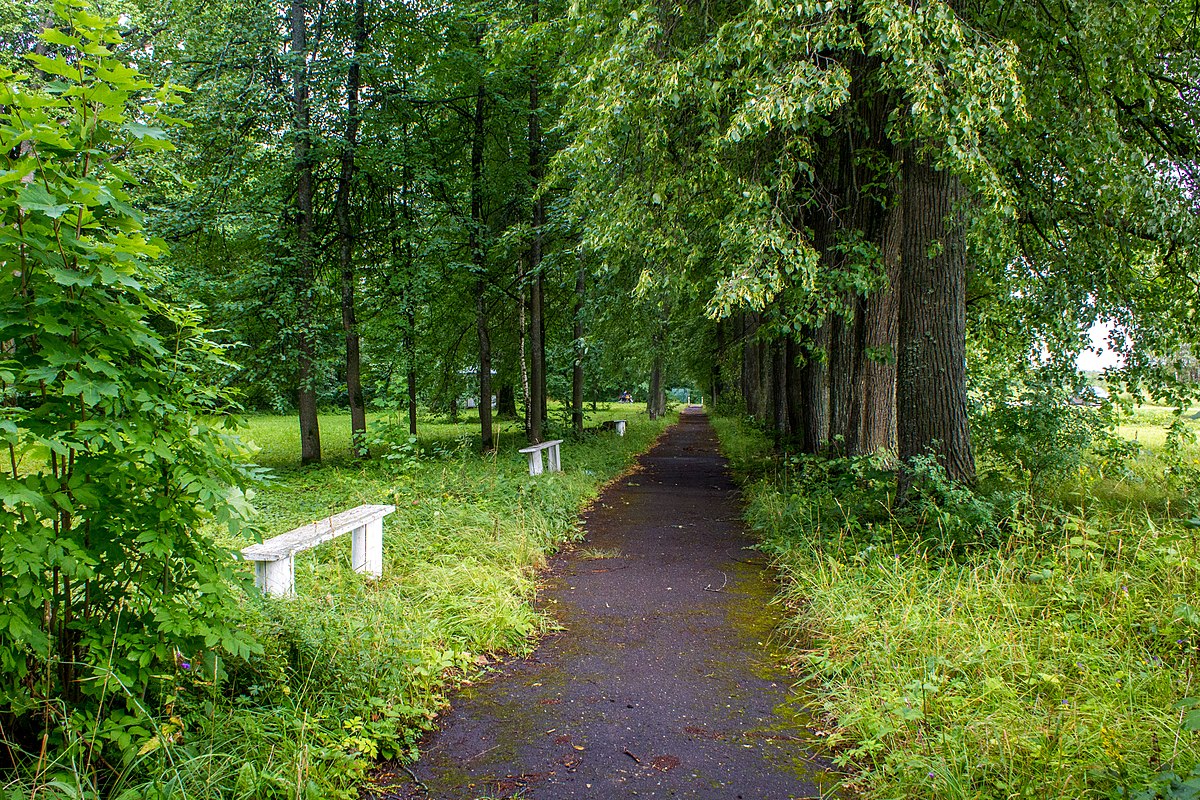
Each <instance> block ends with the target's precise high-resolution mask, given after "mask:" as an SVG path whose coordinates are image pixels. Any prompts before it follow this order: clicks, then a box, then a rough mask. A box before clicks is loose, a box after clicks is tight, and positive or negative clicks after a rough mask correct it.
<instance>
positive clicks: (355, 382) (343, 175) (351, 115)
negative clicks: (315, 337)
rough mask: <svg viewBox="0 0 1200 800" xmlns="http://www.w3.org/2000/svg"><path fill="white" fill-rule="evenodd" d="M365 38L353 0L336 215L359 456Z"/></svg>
mask: <svg viewBox="0 0 1200 800" xmlns="http://www.w3.org/2000/svg"><path fill="white" fill-rule="evenodd" d="M366 38H367V22H366V4H365V0H354V54H353V56H352V59H351V61H350V68H349V70H348V71H347V75H346V141H345V144H344V145H343V146H342V152H341V159H340V160H341V169H340V171H339V173H338V185H337V200H336V202H335V215H336V217H337V226H338V264H339V266H340V267H341V272H342V330H343V332H344V333H345V336H346V394H347V396H348V398H349V400H350V448H351V450H352V451H353V452H354V455H356V456H357V457H359V458H365V457H366V456H367V446H366V436H367V411H366V404H365V403H364V402H363V390H362V362H361V358H360V356H359V336H358V321H357V320H356V319H355V314H354V282H355V276H354V228H353V224H352V222H351V220H350V198H351V194H352V193H353V190H354V151H355V148H356V147H357V145H358V128H359V121H360V120H359V108H358V91H359V84H360V81H361V76H362V73H361V69H360V67H359V63H358V60H359V58H361V57H362V51H363V47H364V45H365V43H366Z"/></svg>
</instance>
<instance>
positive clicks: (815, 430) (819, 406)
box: [800, 319, 832, 453]
mask: <svg viewBox="0 0 1200 800" xmlns="http://www.w3.org/2000/svg"><path fill="white" fill-rule="evenodd" d="M831 327H832V326H831V324H830V322H829V320H828V319H826V320H825V321H824V322H823V323H821V324H820V325H817V326H810V327H806V328H805V329H804V338H805V340H806V341H807V342H808V352H807V353H806V354H805V362H804V369H803V370H802V372H801V378H800V383H801V388H802V393H803V395H804V451H805V452H806V453H819V452H821V450H822V449H823V448H824V447H825V445H826V444H828V442H829V364H828V358H827V356H826V355H825V354H826V353H827V352H828V348H829V338H830V328H831Z"/></svg>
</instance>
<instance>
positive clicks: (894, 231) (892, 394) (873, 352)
mask: <svg viewBox="0 0 1200 800" xmlns="http://www.w3.org/2000/svg"><path fill="white" fill-rule="evenodd" d="M903 214H904V211H903V199H902V197H901V195H900V194H899V192H898V191H897V193H896V194H895V196H894V199H893V203H892V207H891V208H890V209H889V210H888V216H887V224H886V226H885V229H884V232H883V242H882V246H881V251H882V256H883V266H884V270H885V272H886V274H887V286H886V287H884V288H883V289H880V290H879V291H878V292H876V293H875V294H873V295H871V296H870V297H868V298H867V302H866V312H865V314H864V315H863V351H864V354H863V359H862V364H861V370H860V380H859V395H860V399H859V402H858V408H859V420H858V425H857V426H856V427H857V432H858V436H857V439H856V441H855V446H854V449H853V452H854V453H855V454H856V455H870V454H872V453H876V452H878V451H880V450H893V451H894V450H895V449H896V336H897V330H898V328H899V323H900V321H899V307H898V305H897V298H896V288H895V287H896V285H897V283H898V282H899V280H900V244H901V239H902V237H903V234H904V217H903Z"/></svg>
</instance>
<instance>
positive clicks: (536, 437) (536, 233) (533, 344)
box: [529, 0, 546, 443]
mask: <svg viewBox="0 0 1200 800" xmlns="http://www.w3.org/2000/svg"><path fill="white" fill-rule="evenodd" d="M539 11H540V9H539V0H532V2H531V3H530V21H531V22H532V23H533V24H534V25H536V24H537V23H538V12H539ZM541 184H542V124H541V117H540V116H539V105H538V69H537V67H536V65H533V64H530V67H529V187H530V191H531V192H532V193H533V219H532V238H531V239H530V242H529V279H530V286H529V333H530V342H529V347H530V351H531V356H532V358H531V359H530V363H529V367H530V369H529V383H530V387H529V388H530V398H529V400H530V412H529V441H530V442H532V443H537V442H540V441H542V435H543V428H544V426H545V420H546V344H545V337H546V324H545V307H544V299H543V295H544V288H545V281H544V280H543V278H542V225H543V224H544V223H545V216H546V209H545V205H544V203H543V201H542V198H541V194H540V190H541Z"/></svg>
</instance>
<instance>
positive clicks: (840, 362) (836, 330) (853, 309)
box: [829, 293, 861, 452]
mask: <svg viewBox="0 0 1200 800" xmlns="http://www.w3.org/2000/svg"><path fill="white" fill-rule="evenodd" d="M842 300H843V302H844V303H845V304H846V312H845V313H844V314H834V315H833V317H832V320H831V331H832V332H831V335H830V340H829V439H830V441H831V442H833V444H834V447H835V448H837V449H838V450H839V451H842V452H844V451H845V449H846V447H847V445H848V444H849V443H850V440H851V438H853V437H852V436H851V433H850V420H851V417H852V416H854V411H853V408H854V403H855V401H856V400H857V397H856V396H855V391H854V388H855V385H856V378H857V376H858V358H859V348H860V347H861V343H860V341H859V335H858V334H859V325H860V323H861V318H860V316H859V314H858V296H857V295H855V294H854V293H847V294H846V295H845V296H844V297H843V298H842Z"/></svg>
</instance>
